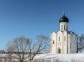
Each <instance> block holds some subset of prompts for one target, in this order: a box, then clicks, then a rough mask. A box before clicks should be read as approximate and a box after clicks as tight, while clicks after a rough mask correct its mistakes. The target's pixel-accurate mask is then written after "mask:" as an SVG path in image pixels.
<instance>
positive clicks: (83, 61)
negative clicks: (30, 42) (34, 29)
mask: <svg viewBox="0 0 84 62" xmlns="http://www.w3.org/2000/svg"><path fill="white" fill-rule="evenodd" d="M33 62H84V54H78V53H77V54H39V55H37V56H36V57H35V58H34V61H33Z"/></svg>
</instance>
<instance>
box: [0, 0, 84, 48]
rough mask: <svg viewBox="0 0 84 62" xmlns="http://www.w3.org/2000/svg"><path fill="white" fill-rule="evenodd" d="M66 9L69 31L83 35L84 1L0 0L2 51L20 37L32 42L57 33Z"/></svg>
mask: <svg viewBox="0 0 84 62" xmlns="http://www.w3.org/2000/svg"><path fill="white" fill-rule="evenodd" d="M63 9H64V11H65V14H66V16H67V17H68V18H69V21H70V23H69V30H70V31H74V32H75V33H77V34H78V35H80V34H84V28H83V27H84V0H0V49H5V47H6V44H7V43H8V42H9V41H10V40H12V39H13V38H15V37H18V36H26V37H29V38H32V39H33V38H35V37H36V35H38V34H44V35H47V36H49V35H50V33H51V32H53V31H58V30H59V18H60V17H61V16H62V15H63Z"/></svg>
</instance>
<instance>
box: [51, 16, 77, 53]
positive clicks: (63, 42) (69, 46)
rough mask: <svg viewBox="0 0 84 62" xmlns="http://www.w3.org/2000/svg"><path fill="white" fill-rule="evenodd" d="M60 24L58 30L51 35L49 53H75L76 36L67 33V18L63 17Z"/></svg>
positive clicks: (69, 32)
mask: <svg viewBox="0 0 84 62" xmlns="http://www.w3.org/2000/svg"><path fill="white" fill-rule="evenodd" d="M60 20H61V22H60V30H59V31H58V32H52V34H51V53H52V54H56V53H61V54H69V53H77V35H76V34H75V33H74V32H72V31H68V22H69V21H68V18H67V17H65V16H63V17H62V18H61V19H60Z"/></svg>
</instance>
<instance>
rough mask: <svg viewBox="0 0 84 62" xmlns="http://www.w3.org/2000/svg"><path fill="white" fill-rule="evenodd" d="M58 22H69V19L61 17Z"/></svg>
mask: <svg viewBox="0 0 84 62" xmlns="http://www.w3.org/2000/svg"><path fill="white" fill-rule="evenodd" d="M59 22H69V19H68V18H67V17H66V16H65V15H63V16H62V17H61V18H60V19H59Z"/></svg>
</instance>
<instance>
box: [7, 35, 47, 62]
mask: <svg viewBox="0 0 84 62" xmlns="http://www.w3.org/2000/svg"><path fill="white" fill-rule="evenodd" d="M48 41H49V38H48V37H47V36H44V35H38V36H37V39H36V40H34V41H32V40H31V39H29V38H26V37H23V36H22V37H17V38H15V39H13V40H12V41H11V42H10V43H9V45H8V46H7V47H8V48H7V51H8V52H9V53H10V54H9V55H10V57H11V54H13V53H15V54H16V57H15V58H17V59H18V61H19V62H24V61H27V62H31V61H32V60H33V59H34V57H35V56H36V55H37V54H39V53H44V52H45V51H48V49H49V42H48ZM10 60H11V58H10Z"/></svg>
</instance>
